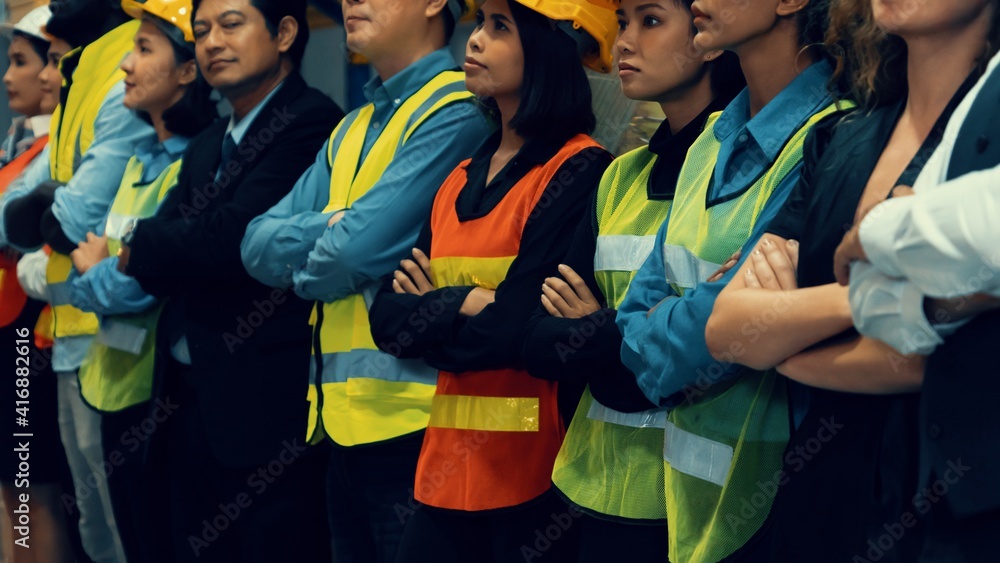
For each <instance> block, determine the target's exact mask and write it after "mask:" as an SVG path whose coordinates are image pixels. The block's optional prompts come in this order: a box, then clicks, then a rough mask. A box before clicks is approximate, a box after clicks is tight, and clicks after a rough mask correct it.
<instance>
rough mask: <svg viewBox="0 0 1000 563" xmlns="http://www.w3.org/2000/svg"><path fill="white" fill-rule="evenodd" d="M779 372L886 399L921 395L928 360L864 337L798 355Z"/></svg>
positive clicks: (814, 383)
mask: <svg viewBox="0 0 1000 563" xmlns="http://www.w3.org/2000/svg"><path fill="white" fill-rule="evenodd" d="M778 372H780V373H781V374H783V375H785V376H786V377H788V378H790V379H794V380H795V381H798V382H799V383H803V384H805V385H810V386H813V387H819V388H821V389H830V390H832V391H844V392H848V393H867V394H872V395H883V394H891V393H909V392H914V391H919V390H920V387H921V386H922V385H923V380H924V357H923V356H917V355H911V356H904V355H902V354H900V353H899V352H896V351H895V350H894V349H893V348H892V347H890V346H889V345H888V344H885V343H883V342H881V341H879V340H874V339H871V338H867V337H864V336H860V337H858V338H855V339H852V340H850V341H848V342H843V343H839V344H834V345H831V346H826V347H823V348H818V349H816V350H810V351H808V352H803V353H801V354H796V355H795V356H792V357H791V358H788V359H787V360H785V361H784V362H782V363H781V364H780V365H778Z"/></svg>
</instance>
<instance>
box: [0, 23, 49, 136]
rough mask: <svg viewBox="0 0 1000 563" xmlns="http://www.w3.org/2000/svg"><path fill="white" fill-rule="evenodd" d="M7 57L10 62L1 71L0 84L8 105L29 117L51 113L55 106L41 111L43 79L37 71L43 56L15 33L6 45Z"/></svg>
mask: <svg viewBox="0 0 1000 563" xmlns="http://www.w3.org/2000/svg"><path fill="white" fill-rule="evenodd" d="M7 60H8V61H9V63H10V66H8V68H7V72H6V73H5V74H4V75H3V85H4V86H5V87H6V88H7V99H8V100H10V109H12V110H14V111H16V112H17V113H20V114H21V115H26V116H28V117H34V116H36V115H40V114H42V113H52V110H53V109H55V106H53V107H52V108H51V109H49V111H48V112H43V111H42V81H41V80H40V79H39V76H38V75H39V73H41V72H42V69H43V68H45V60H44V59H42V58H41V57H39V56H38V53H37V52H36V51H35V49H34V48H33V47H32V46H31V42H30V41H28V40H27V39H25V38H24V37H20V36H18V35H14V36H13V37H12V38H11V41H10V47H8V48H7Z"/></svg>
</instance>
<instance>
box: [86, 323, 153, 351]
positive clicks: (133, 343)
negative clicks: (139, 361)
mask: <svg viewBox="0 0 1000 563" xmlns="http://www.w3.org/2000/svg"><path fill="white" fill-rule="evenodd" d="M148 332H149V331H147V330H146V329H145V328H143V327H141V326H135V325H130V324H128V323H123V322H120V321H116V320H114V319H111V318H105V319H104V320H103V321H101V330H99V331H98V332H97V341H98V342H100V343H101V344H104V345H105V346H107V347H108V348H114V349H115V350H121V351H123V352H128V353H129V354H132V355H133V356H138V355H139V352H142V343H143V342H145V341H146V334H147V333H148Z"/></svg>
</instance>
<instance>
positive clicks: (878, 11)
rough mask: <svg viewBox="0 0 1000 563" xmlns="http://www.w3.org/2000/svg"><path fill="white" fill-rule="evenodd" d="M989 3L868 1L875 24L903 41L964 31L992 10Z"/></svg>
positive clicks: (978, 0)
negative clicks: (870, 2) (870, 4)
mask: <svg viewBox="0 0 1000 563" xmlns="http://www.w3.org/2000/svg"><path fill="white" fill-rule="evenodd" d="M991 4H992V2H991V1H990V0H934V1H933V2H926V1H919V0H872V16H873V17H874V18H875V24H876V25H878V26H879V27H880V28H881V29H883V30H885V31H886V32H888V33H892V34H894V35H898V36H900V37H902V38H904V39H907V38H913V37H919V36H922V35H937V34H940V33H948V32H949V30H950V31H964V30H965V29H966V28H967V27H968V26H969V25H970V24H971V23H972V22H974V21H976V20H979V19H981V18H983V17H984V15H985V14H986V13H987V11H989V10H992V9H993V8H992V6H991Z"/></svg>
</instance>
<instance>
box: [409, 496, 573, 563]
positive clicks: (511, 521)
mask: <svg viewBox="0 0 1000 563" xmlns="http://www.w3.org/2000/svg"><path fill="white" fill-rule="evenodd" d="M581 516H582V512H580V510H579V509H578V508H576V507H571V506H568V505H567V504H566V503H565V502H564V501H563V500H562V499H561V498H560V497H559V496H558V495H557V494H556V493H555V492H553V491H549V492H547V493H545V494H544V495H542V496H541V497H539V498H537V499H534V500H532V501H530V502H528V503H525V504H522V505H520V506H517V507H513V508H510V509H501V510H494V511H489V512H484V513H475V512H462V511H457V510H444V509H438V508H434V507H430V506H421V507H419V508H417V509H416V510H414V512H413V514H411V515H410V517H409V519H408V520H407V522H406V529H405V530H404V531H403V541H402V543H401V544H400V546H399V554H398V555H397V557H396V563H424V562H427V563H431V562H433V563H490V562H493V563H515V562H516V563H532V562H535V563H572V562H575V561H576V560H577V556H578V551H579V546H580V529H581V526H580V517H581Z"/></svg>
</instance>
